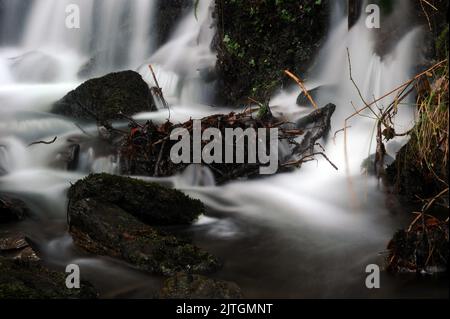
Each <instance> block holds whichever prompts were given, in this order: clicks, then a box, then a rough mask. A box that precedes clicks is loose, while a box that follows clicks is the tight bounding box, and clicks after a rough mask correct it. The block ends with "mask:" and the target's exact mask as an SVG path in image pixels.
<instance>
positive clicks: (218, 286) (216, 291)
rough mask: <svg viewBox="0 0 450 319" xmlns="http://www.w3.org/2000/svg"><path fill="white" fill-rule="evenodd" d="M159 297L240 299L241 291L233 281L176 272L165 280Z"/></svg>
mask: <svg viewBox="0 0 450 319" xmlns="http://www.w3.org/2000/svg"><path fill="white" fill-rule="evenodd" d="M160 298H162V299H240V298H242V292H241V289H240V288H239V287H238V285H236V284H235V283H233V282H228V281H223V280H215V279H210V278H206V277H203V276H200V275H190V274H185V273H178V274H176V275H175V276H173V277H170V278H168V279H167V280H166V281H165V283H164V287H163V288H162V290H161V293H160Z"/></svg>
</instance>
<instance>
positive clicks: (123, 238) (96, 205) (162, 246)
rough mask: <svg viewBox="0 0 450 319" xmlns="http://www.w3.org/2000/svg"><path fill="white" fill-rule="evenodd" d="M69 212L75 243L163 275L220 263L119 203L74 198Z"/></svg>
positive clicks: (212, 267) (205, 270)
mask: <svg viewBox="0 0 450 319" xmlns="http://www.w3.org/2000/svg"><path fill="white" fill-rule="evenodd" d="M149 201H152V199H151V198H150V199H149ZM68 214H69V220H70V233H71V234H72V237H73V239H74V241H75V244H76V245H77V246H79V247H81V248H83V249H84V250H86V251H88V252H90V253H93V254H97V255H106V256H111V257H115V258H121V259H123V260H125V261H127V262H129V263H130V264H132V265H134V266H136V267H137V268H138V269H141V270H145V271H149V272H151V273H155V274H161V275H172V274H174V273H176V272H179V271H190V272H193V273H209V272H212V271H215V270H217V269H218V268H219V267H220V262H219V261H218V260H217V259H216V258H215V257H213V256H212V255H210V254H208V253H207V252H204V251H202V250H200V249H199V248H197V247H195V246H193V245H191V244H189V243H187V242H184V241H182V240H179V239H177V238H175V237H173V236H170V235H165V234H161V233H160V232H159V231H157V230H155V229H153V228H151V227H150V226H148V225H145V224H143V223H142V222H140V221H138V220H137V219H136V218H135V217H133V216H132V215H130V214H129V213H128V212H126V211H124V210H123V209H122V208H121V207H119V206H118V203H116V204H114V203H111V202H108V203H107V202H104V201H102V200H101V199H100V198H97V199H92V198H85V199H80V200H76V201H73V200H72V201H71V202H70V204H69V211H68Z"/></svg>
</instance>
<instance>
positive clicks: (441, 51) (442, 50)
mask: <svg viewBox="0 0 450 319" xmlns="http://www.w3.org/2000/svg"><path fill="white" fill-rule="evenodd" d="M448 49H449V48H448V24H447V26H446V27H445V29H444V30H442V32H441V33H440V35H439V37H438V38H437V40H436V55H437V57H438V58H439V59H446V58H448Z"/></svg>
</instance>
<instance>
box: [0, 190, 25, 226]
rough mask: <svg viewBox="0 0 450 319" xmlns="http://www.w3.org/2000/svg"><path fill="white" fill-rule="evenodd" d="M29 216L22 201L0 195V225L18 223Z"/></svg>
mask: <svg viewBox="0 0 450 319" xmlns="http://www.w3.org/2000/svg"><path fill="white" fill-rule="evenodd" d="M29 215H30V211H29V209H28V207H27V205H26V204H25V203H24V202H23V201H21V200H19V199H16V198H12V197H10V196H6V195H2V194H0V224H2V223H8V222H14V221H20V220H23V219H25V218H26V217H27V216H29Z"/></svg>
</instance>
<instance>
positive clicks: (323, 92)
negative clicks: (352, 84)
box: [296, 85, 336, 106]
mask: <svg viewBox="0 0 450 319" xmlns="http://www.w3.org/2000/svg"><path fill="white" fill-rule="evenodd" d="M308 94H309V95H310V96H311V97H312V99H313V100H314V101H317V100H318V98H319V96H327V97H329V98H330V99H331V98H332V97H333V96H334V95H335V94H336V87H335V86H334V85H322V86H318V87H316V88H314V89H312V90H310V91H308ZM296 103H297V105H299V106H310V105H311V102H310V101H309V99H308V97H307V96H306V95H305V93H304V92H301V93H300V94H299V95H298V97H297V102H296Z"/></svg>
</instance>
